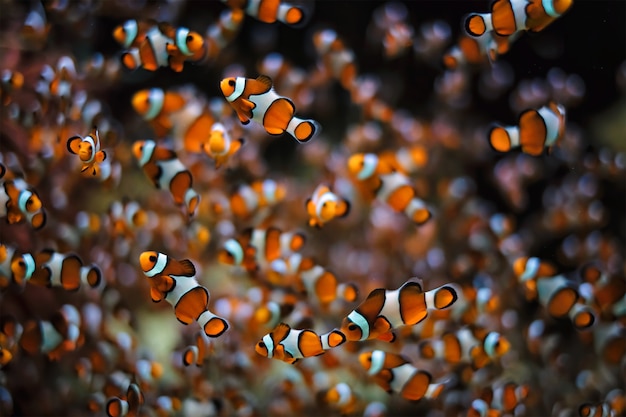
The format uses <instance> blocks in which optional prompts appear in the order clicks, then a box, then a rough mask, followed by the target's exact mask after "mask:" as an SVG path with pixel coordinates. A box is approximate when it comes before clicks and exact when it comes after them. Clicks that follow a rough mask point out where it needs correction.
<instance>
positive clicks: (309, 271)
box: [267, 253, 358, 306]
mask: <svg viewBox="0 0 626 417" xmlns="http://www.w3.org/2000/svg"><path fill="white" fill-rule="evenodd" d="M267 274H268V278H269V279H270V281H271V282H272V283H273V284H276V285H281V284H282V283H283V282H284V281H285V279H286V278H287V277H288V276H296V277H297V284H298V285H299V286H300V287H302V289H303V290H304V291H305V292H306V294H307V295H308V296H309V297H310V298H314V299H316V300H317V301H318V302H319V303H320V304H321V305H322V306H325V305H327V304H329V303H331V302H333V301H335V300H336V299H342V300H344V301H347V302H350V303H351V302H354V301H356V298H357V296H358V288H357V287H356V285H355V284H353V283H339V282H338V280H337V277H336V276H335V274H333V273H332V272H330V271H328V270H326V269H325V268H323V267H322V266H320V265H318V264H316V263H315V261H314V260H313V259H311V258H305V257H303V256H302V255H301V254H299V253H294V254H292V255H291V256H289V257H288V258H286V259H282V258H279V259H276V260H274V261H273V262H272V263H271V264H270V270H269V271H268V272H267ZM287 282H289V280H288V279H287Z"/></svg>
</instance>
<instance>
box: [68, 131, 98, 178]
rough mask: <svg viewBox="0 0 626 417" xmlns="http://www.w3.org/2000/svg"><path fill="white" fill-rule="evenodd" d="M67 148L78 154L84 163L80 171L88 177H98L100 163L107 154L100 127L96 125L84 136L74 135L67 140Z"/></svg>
mask: <svg viewBox="0 0 626 417" xmlns="http://www.w3.org/2000/svg"><path fill="white" fill-rule="evenodd" d="M67 150H68V151H69V152H70V153H72V154H74V155H78V157H79V158H80V161H81V162H82V163H83V166H82V168H81V169H80V172H81V173H82V174H83V175H84V176H86V177H92V176H93V177H98V176H99V174H100V169H99V165H98V164H100V163H102V162H103V161H104V160H105V159H106V157H107V154H106V152H105V151H104V150H102V144H101V143H100V136H99V135H98V128H96V127H94V128H93V130H92V131H91V133H90V134H89V135H87V136H85V137H84V138H83V137H81V136H72V137H71V138H69V139H68V140H67Z"/></svg>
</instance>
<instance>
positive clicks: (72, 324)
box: [20, 304, 81, 360]
mask: <svg viewBox="0 0 626 417" xmlns="http://www.w3.org/2000/svg"><path fill="white" fill-rule="evenodd" d="M80 325H81V316H80V312H79V311H78V310H77V309H76V307H74V306H73V305H71V304H65V305H63V306H62V307H61V309H60V311H58V312H56V313H55V314H54V315H53V316H52V318H51V320H50V321H37V320H31V321H29V322H27V323H26V325H25V326H24V332H23V333H22V336H21V337H20V346H21V347H22V348H23V349H24V350H25V351H26V352H28V353H29V354H30V355H36V354H45V355H47V356H48V357H49V358H50V359H53V360H58V359H60V357H61V356H62V355H63V354H64V353H66V352H70V351H73V350H75V349H76V347H77V344H79V343H80V338H81V330H80Z"/></svg>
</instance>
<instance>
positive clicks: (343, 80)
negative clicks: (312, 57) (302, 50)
mask: <svg viewBox="0 0 626 417" xmlns="http://www.w3.org/2000/svg"><path fill="white" fill-rule="evenodd" d="M313 46H314V47H315V51H316V52H317V54H318V55H319V56H320V58H321V59H322V68H323V70H324V72H325V75H326V77H331V78H333V79H335V80H338V81H339V82H340V84H341V86H342V87H343V88H345V89H346V90H348V91H350V92H352V89H353V87H354V84H355V80H356V77H357V74H358V70H357V66H356V56H355V54H354V51H352V50H351V49H349V48H347V47H346V46H345V44H344V42H343V40H341V38H340V37H339V35H337V32H335V31H334V30H332V29H322V30H319V31H317V32H315V33H313Z"/></svg>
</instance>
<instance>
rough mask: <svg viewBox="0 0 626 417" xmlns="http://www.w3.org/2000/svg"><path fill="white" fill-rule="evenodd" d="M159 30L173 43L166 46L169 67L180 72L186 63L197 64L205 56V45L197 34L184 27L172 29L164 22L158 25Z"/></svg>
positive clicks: (203, 40)
mask: <svg viewBox="0 0 626 417" xmlns="http://www.w3.org/2000/svg"><path fill="white" fill-rule="evenodd" d="M158 27H159V30H160V31H161V33H163V34H164V35H165V36H167V37H168V38H170V39H172V40H173V42H171V43H168V44H167V45H166V51H167V54H168V55H169V67H170V68H171V69H173V70H174V71H175V72H181V71H182V70H183V65H184V64H185V62H186V61H191V62H197V61H200V60H202V59H204V58H205V57H206V55H207V44H206V41H205V39H204V38H203V37H202V35H200V34H199V33H198V32H194V31H193V30H190V29H188V28H186V27H174V26H172V25H170V24H169V23H166V22H161V23H159V25H158Z"/></svg>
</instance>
